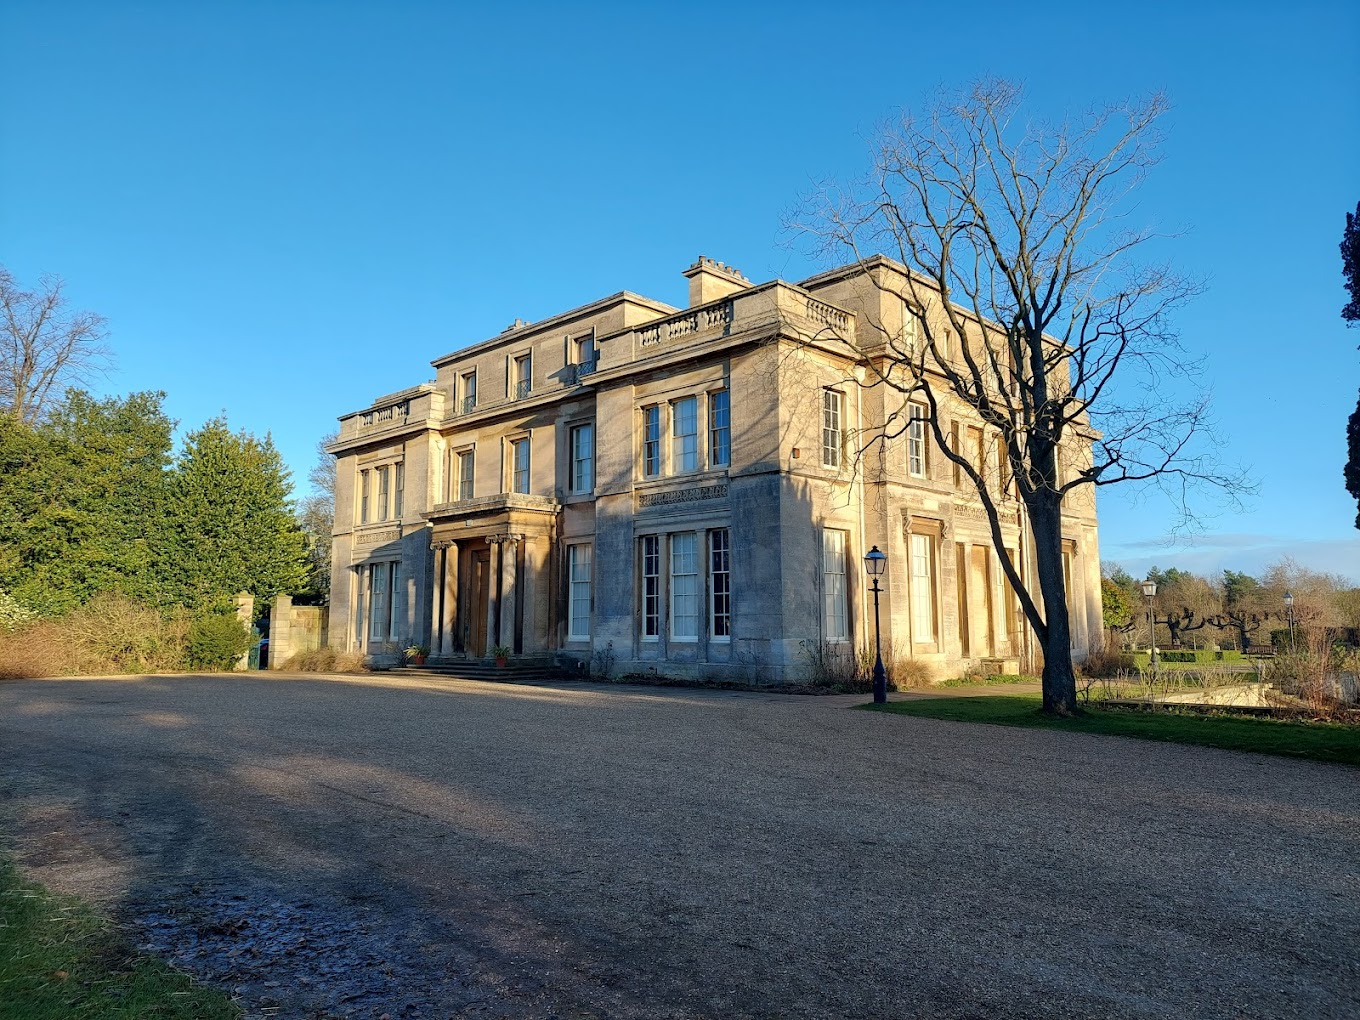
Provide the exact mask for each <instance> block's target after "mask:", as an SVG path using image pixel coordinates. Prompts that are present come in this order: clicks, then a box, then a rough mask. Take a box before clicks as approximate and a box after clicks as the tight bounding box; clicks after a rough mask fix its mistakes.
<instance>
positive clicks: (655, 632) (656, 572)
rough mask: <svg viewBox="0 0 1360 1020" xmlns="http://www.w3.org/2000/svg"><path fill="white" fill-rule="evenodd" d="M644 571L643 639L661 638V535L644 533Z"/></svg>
mask: <svg viewBox="0 0 1360 1020" xmlns="http://www.w3.org/2000/svg"><path fill="white" fill-rule="evenodd" d="M639 556H640V559H641V563H640V564H639V566H640V568H641V572H642V584H641V586H640V589H639V590H640V592H641V594H642V635H641V637H642V640H643V641H647V642H657V641H660V640H661V536H660V535H643V536H642V542H641V547H640V550H639Z"/></svg>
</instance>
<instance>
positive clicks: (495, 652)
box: [491, 645, 510, 669]
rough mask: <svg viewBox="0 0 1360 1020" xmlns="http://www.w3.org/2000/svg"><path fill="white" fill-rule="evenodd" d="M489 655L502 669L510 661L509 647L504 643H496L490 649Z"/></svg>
mask: <svg viewBox="0 0 1360 1020" xmlns="http://www.w3.org/2000/svg"><path fill="white" fill-rule="evenodd" d="M491 657H492V658H493V659H495V660H496V666H497V668H499V669H504V668H505V664H506V663H507V662H509V661H510V649H509V648H508V647H506V646H505V645H496V646H494V647H493V648H492V649H491Z"/></svg>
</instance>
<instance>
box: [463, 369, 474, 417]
mask: <svg viewBox="0 0 1360 1020" xmlns="http://www.w3.org/2000/svg"><path fill="white" fill-rule="evenodd" d="M476 407H477V373H476V371H475V370H474V371H472V372H464V373H463V404H462V409H463V414H469V413H471V412H472V411H473V410H474V409H475V408H476Z"/></svg>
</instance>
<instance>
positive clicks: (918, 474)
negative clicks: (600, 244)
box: [907, 401, 930, 478]
mask: <svg viewBox="0 0 1360 1020" xmlns="http://www.w3.org/2000/svg"><path fill="white" fill-rule="evenodd" d="M929 418H930V408H928V407H926V406H925V405H924V404H919V403H916V402H915V401H912V402H910V403H908V405H907V474H908V475H910V476H911V477H912V478H929V477H930V444H929V442H927V437H926V423H927V421H928V420H929ZM918 462H919V466H918Z"/></svg>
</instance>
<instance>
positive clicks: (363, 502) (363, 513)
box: [359, 471, 368, 524]
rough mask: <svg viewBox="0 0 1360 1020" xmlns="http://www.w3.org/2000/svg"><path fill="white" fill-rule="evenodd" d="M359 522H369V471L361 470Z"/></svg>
mask: <svg viewBox="0 0 1360 1020" xmlns="http://www.w3.org/2000/svg"><path fill="white" fill-rule="evenodd" d="M359 523H360V524H367V523H368V472H367V471H360V472H359Z"/></svg>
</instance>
